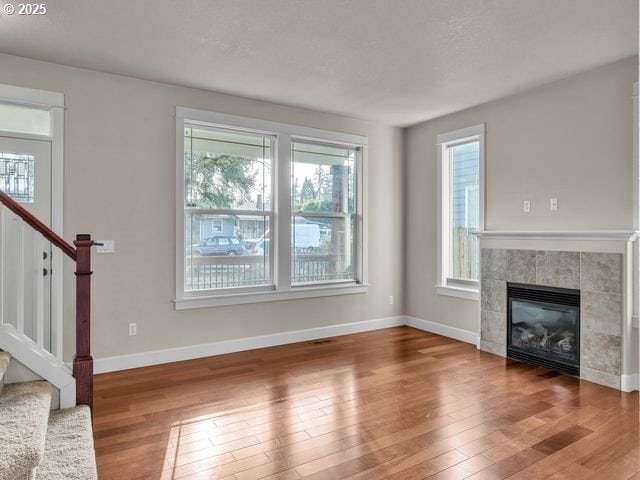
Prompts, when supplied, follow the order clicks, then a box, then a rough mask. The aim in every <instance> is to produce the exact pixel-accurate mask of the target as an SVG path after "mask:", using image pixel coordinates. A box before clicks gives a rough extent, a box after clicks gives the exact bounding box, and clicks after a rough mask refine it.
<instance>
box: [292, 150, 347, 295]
mask: <svg viewBox="0 0 640 480" xmlns="http://www.w3.org/2000/svg"><path fill="white" fill-rule="evenodd" d="M357 154H358V150H357V148H354V147H341V146H340V147H338V146H333V145H322V144H316V143H309V142H293V143H292V145H291V167H292V168H291V172H292V175H291V202H292V206H293V216H292V219H291V246H292V248H291V254H292V262H293V274H292V279H293V284H294V285H303V284H307V283H326V282H336V281H355V280H357V276H356V268H355V262H356V256H355V250H356V245H355V244H354V241H355V239H356V238H357V235H356V230H355V229H356V226H357V216H356V205H355V198H356V192H355V185H356V179H355V160H356V156H357Z"/></svg>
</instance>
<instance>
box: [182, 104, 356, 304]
mask: <svg viewBox="0 0 640 480" xmlns="http://www.w3.org/2000/svg"><path fill="white" fill-rule="evenodd" d="M185 122H187V123H201V124H202V125H204V126H210V127H213V128H216V127H217V128H226V129H234V130H238V131H245V132H253V133H258V134H263V135H265V134H266V135H272V136H274V137H275V140H274V148H273V152H274V153H273V160H272V175H273V182H272V189H273V192H272V197H273V198H272V203H273V205H272V207H271V208H272V213H271V223H270V226H269V228H270V231H272V232H275V233H276V235H275V237H276V238H277V242H273V241H271V245H273V247H272V248H271V251H272V252H273V253H272V256H271V258H272V259H273V260H272V261H273V265H272V267H273V268H272V269H271V275H272V279H273V285H270V286H267V288H265V287H258V288H257V289H256V288H251V287H250V288H248V289H247V288H238V289H220V290H218V291H216V290H203V291H198V292H186V291H185V289H184V272H185V270H184V268H185V264H184V262H185V258H184V252H185V239H184V232H185V220H186V215H185V208H184V124H185ZM296 140H299V141H305V140H306V141H315V142H323V143H329V144H335V145H344V146H349V147H354V148H359V152H360V155H359V156H358V158H357V159H356V163H357V166H356V168H357V175H356V182H357V184H356V194H357V195H356V198H357V212H358V213H359V215H358V224H357V228H356V231H357V245H359V247H360V248H358V249H357V251H356V255H357V258H356V265H357V266H358V268H357V277H356V278H357V280H356V281H349V282H336V283H325V284H319V285H303V286H292V284H291V263H292V259H291V226H290V225H291V221H292V211H291V143H292V141H296ZM367 145H368V138H367V137H364V136H360V135H352V134H348V133H341V132H332V131H329V130H320V129H315V128H308V127H302V126H298V125H291V124H287V123H280V122H272V121H269V120H260V119H256V118H249V117H241V116H237V115H230V114H225V113H217V112H209V111H205V110H198V109H193V108H187V107H176V292H175V300H174V302H175V307H176V309H177V310H184V309H191V308H206V307H216V306H224V305H238V304H247V303H259V302H269V301H280V300H292V299H298V298H312V297H323V296H334V295H347V294H358V293H366V292H367V291H368V284H367V275H368V268H367V258H368V255H367V236H366V235H365V234H364V232H366V231H367V211H366V204H367V191H366V188H365V187H366V185H367V168H366V167H367V161H366V158H367ZM221 290H224V291H221Z"/></svg>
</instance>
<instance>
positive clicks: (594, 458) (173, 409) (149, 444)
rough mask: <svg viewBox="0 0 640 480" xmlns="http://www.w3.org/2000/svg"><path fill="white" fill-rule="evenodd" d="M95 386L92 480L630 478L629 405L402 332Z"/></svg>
mask: <svg viewBox="0 0 640 480" xmlns="http://www.w3.org/2000/svg"><path fill="white" fill-rule="evenodd" d="M95 388H96V390H95V417H94V429H95V442H96V453H97V462H98V469H99V478H100V480H115V479H117V480H135V479H140V480H143V479H144V480H152V479H154V480H155V479H162V480H168V479H185V480H196V479H220V480H258V479H268V480H275V479H281V480H298V479H305V480H321V479H332V480H337V479H353V480H355V479H362V480H377V479H393V480H419V479H424V478H429V479H432V480H458V479H472V480H479V479H486V480H489V479H491V480H494V479H504V478H509V479H513V480H537V479H553V480H569V479H580V480H600V479H605V480H617V479H634V480H640V423H639V417H638V413H639V412H638V394H637V392H636V393H632V394H625V393H621V392H618V391H616V390H611V389H608V388H605V387H601V386H598V385H595V384H592V383H589V382H584V381H582V382H581V381H579V380H577V379H574V378H570V377H567V376H563V375H558V374H555V373H552V372H549V371H547V370H544V369H542V368H535V367H532V366H528V365H523V364H520V363H515V362H511V361H507V360H505V359H503V358H501V357H497V356H494V355H490V354H487V353H483V352H480V351H478V350H477V349H476V348H475V347H474V346H471V345H467V344H464V343H460V342H457V341H455V340H451V339H448V338H444V337H440V336H437V335H432V334H429V333H425V332H422V331H419V330H414V329H412V328H409V327H398V328H390V329H385V330H378V331H375V332H367V333H361V334H356V335H346V336H342V337H335V338H332V339H327V340H322V341H316V342H306V343H298V344H294V345H287V346H282V347H274V348H268V349H261V350H254V351H250V352H243V353H237V354H231V355H224V356H218V357H210V358H205V359H199V360H191V361H187V362H178V363H172V364H167V365H160V366H154V367H147V368H140V369H135V370H128V371H124V372H117V373H112V374H105V375H98V376H96V379H95Z"/></svg>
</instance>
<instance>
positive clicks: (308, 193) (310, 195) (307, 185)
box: [298, 177, 316, 204]
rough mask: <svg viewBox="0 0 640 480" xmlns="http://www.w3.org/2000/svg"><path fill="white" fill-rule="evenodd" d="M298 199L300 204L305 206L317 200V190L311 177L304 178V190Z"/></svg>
mask: <svg viewBox="0 0 640 480" xmlns="http://www.w3.org/2000/svg"><path fill="white" fill-rule="evenodd" d="M298 198H299V201H300V203H303V204H304V203H306V202H308V201H309V200H315V198H316V190H315V188H314V186H313V183H312V182H311V179H309V177H304V182H302V188H301V189H300V196H299V197H298Z"/></svg>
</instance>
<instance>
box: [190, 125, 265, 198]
mask: <svg viewBox="0 0 640 480" xmlns="http://www.w3.org/2000/svg"><path fill="white" fill-rule="evenodd" d="M184 132H185V138H184V149H185V152H184V161H185V165H184V166H185V206H186V207H195V208H233V209H241V210H270V209H271V160H272V155H273V153H272V150H273V148H272V146H273V138H272V137H270V136H264V135H253V134H246V133H236V132H229V131H222V130H220V131H218V130H210V129H204V128H198V127H196V126H188V125H187V126H186V128H185V129H184Z"/></svg>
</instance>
